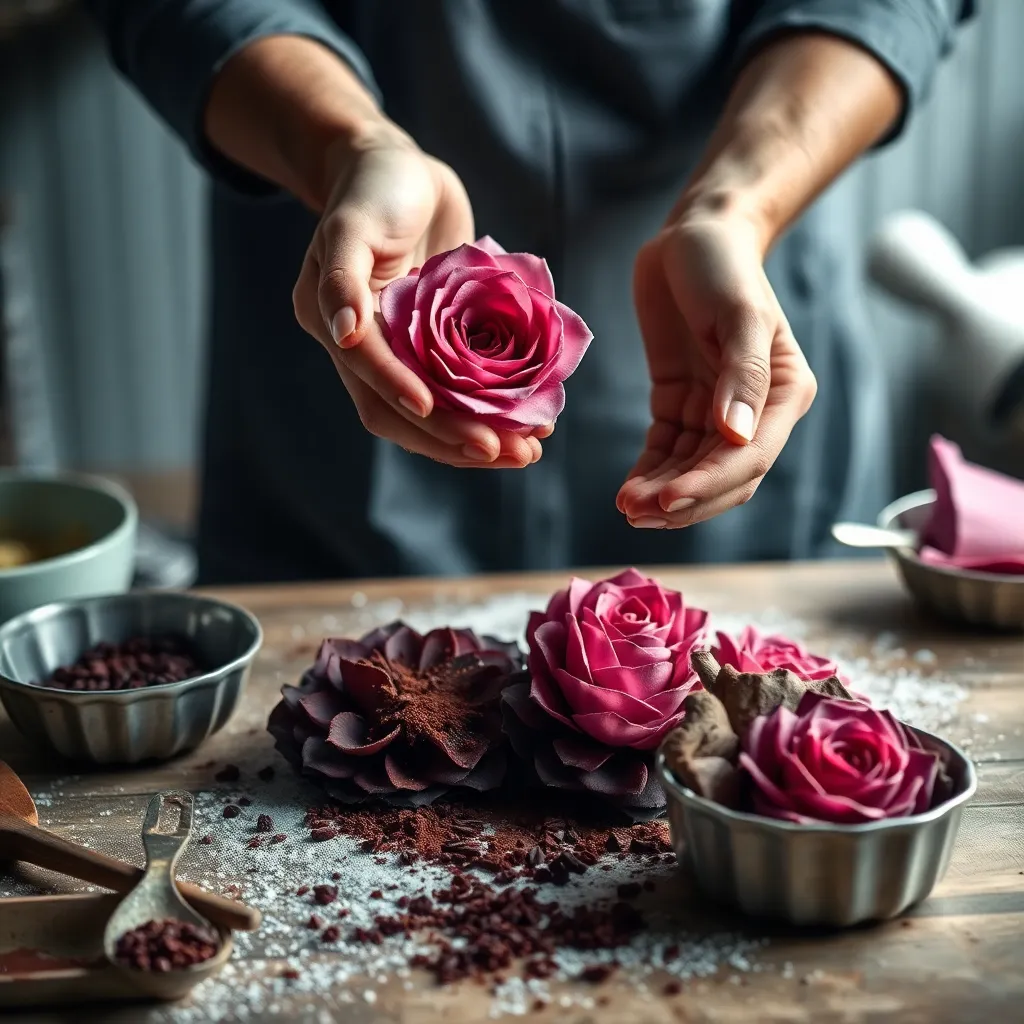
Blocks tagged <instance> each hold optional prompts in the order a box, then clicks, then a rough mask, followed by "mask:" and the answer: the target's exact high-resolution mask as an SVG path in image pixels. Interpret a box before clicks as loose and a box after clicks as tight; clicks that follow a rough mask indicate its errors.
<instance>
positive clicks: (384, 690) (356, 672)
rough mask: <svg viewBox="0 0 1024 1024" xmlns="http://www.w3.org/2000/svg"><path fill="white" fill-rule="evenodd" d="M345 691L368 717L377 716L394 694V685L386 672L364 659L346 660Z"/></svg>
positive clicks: (344, 673)
mask: <svg viewBox="0 0 1024 1024" xmlns="http://www.w3.org/2000/svg"><path fill="white" fill-rule="evenodd" d="M343 675H344V680H345V693H346V694H347V695H348V696H349V697H350V698H351V700H352V702H353V703H354V704H355V705H356V707H358V708H359V710H360V711H362V712H364V713H365V714H367V715H368V716H369V717H370V718H377V717H379V715H380V713H381V711H383V710H384V708H385V707H387V705H388V702H389V700H390V698H392V697H394V696H395V686H394V683H392V682H391V678H390V677H389V676H388V674H387V672H385V671H384V669H382V668H378V667H377V666H376V665H371V664H370V663H369V662H366V661H347V662H345V664H344V666H343Z"/></svg>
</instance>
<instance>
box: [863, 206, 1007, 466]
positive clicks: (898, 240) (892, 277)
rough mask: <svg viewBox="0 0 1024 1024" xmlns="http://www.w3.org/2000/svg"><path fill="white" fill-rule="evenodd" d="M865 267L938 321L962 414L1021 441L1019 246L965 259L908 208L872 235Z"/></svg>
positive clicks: (996, 434)
mask: <svg viewBox="0 0 1024 1024" xmlns="http://www.w3.org/2000/svg"><path fill="white" fill-rule="evenodd" d="M868 273H869V274H870V276H871V278H872V279H873V280H874V281H875V282H877V283H878V284H879V285H880V286H881V287H882V288H884V289H885V290H886V291H887V292H889V293H890V294H891V295H893V296H894V297H896V298H898V299H901V300H903V301H904V302H907V303H909V304H910V305H911V306H914V307H916V308H919V309H921V310H922V311H924V312H926V313H929V314H931V315H933V316H935V317H937V318H938V319H939V320H940V322H941V325H942V331H941V334H940V340H941V343H942V345H943V349H944V351H943V359H944V360H945V365H946V366H947V367H948V370H947V373H948V377H949V379H950V380H952V381H955V382H956V390H957V394H958V397H959V399H960V402H962V403H963V411H964V414H965V415H966V417H968V418H969V420H970V421H971V422H972V423H975V424H977V425H978V427H979V428H980V429H981V430H982V431H984V432H985V433H987V434H988V435H989V436H990V437H991V438H992V439H993V440H994V441H1001V442H1003V443H1004V444H1007V443H1008V444H1009V445H1010V446H1011V448H1014V449H1016V448H1018V446H1019V445H1022V444H1024V248H1019V249H1002V250H997V251H995V252H991V253H989V254H988V255H986V256H984V257H982V258H981V259H979V260H978V261H977V262H975V263H971V262H970V260H968V258H967V255H966V253H965V252H964V250H963V249H962V248H961V246H960V244H959V242H957V240H956V239H955V238H954V237H953V235H952V234H950V232H949V231H947V230H946V228H944V227H943V226H942V225H941V224H940V223H939V222H938V221H936V220H935V219H934V218H932V217H930V216H928V214H925V213H921V212H920V211H916V210H907V211H904V212H901V213H897V214H894V215H892V216H891V217H889V218H887V219H886V220H885V221H883V223H882V225H881V227H880V228H879V230H878V231H877V232H876V233H875V235H874V237H873V239H872V241H871V245H870V247H869V250H868Z"/></svg>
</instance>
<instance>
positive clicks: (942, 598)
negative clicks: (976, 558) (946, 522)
mask: <svg viewBox="0 0 1024 1024" xmlns="http://www.w3.org/2000/svg"><path fill="white" fill-rule="evenodd" d="M934 501H935V492H934V491H931V490H929V491H917V492H915V493H914V494H908V495H906V496H905V497H902V498H900V499H898V500H897V501H894V502H893V503H892V504H891V505H887V506H886V507H885V508H884V509H882V511H881V513H879V516H878V525H879V526H881V527H884V528H889V527H902V528H904V529H911V530H916V531H918V532H920V531H921V530H922V529H923V528H924V525H925V523H926V522H927V521H928V516H929V514H930V512H931V506H932V503H933V502H934ZM889 556H890V557H891V558H892V559H893V561H894V562H895V563H896V565H897V567H898V569H899V573H900V575H901V576H902V577H903V582H904V584H906V587H907V590H909V591H910V593H911V594H912V595H913V596H914V598H915V599H916V600H918V601H919V602H920V603H921V604H922V605H924V606H925V607H927V608H930V609H931V610H932V611H934V612H937V613H938V614H939V615H942V616H944V617H945V618H947V619H953V620H956V621H958V622H964V623H967V624H969V625H972V626H989V627H993V628H996V629H1011V630H1024V576H1000V575H997V574H995V573H988V572H971V571H968V570H966V569H946V568H943V567H942V566H937V565H929V564H928V563H927V562H922V561H921V559H920V558H918V557H917V554H916V552H915V551H914V550H913V549H912V548H890V549H889Z"/></svg>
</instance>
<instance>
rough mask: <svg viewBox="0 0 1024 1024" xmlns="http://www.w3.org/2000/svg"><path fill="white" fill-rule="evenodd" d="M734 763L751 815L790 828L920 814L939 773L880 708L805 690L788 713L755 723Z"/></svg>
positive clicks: (926, 754)
mask: <svg viewBox="0 0 1024 1024" xmlns="http://www.w3.org/2000/svg"><path fill="white" fill-rule="evenodd" d="M739 761H740V766H741V767H742V768H743V769H744V770H745V771H746V773H747V775H748V776H749V777H750V780H751V783H752V795H753V803H754V809H755V810H756V811H757V813H758V814H763V815H765V816H766V817H770V818H781V819H783V820H785V821H792V822H796V823H797V824H809V823H812V822H817V821H827V822H834V823H837V824H843V825H854V824H859V823H862V822H868V821H878V820H880V819H882V818H899V817H905V816H906V815H909V814H921V813H922V812H924V811H927V810H928V809H929V808H930V807H931V804H932V796H933V793H934V789H935V780H936V778H937V776H938V768H939V762H938V758H937V755H935V754H933V753H931V752H929V751H926V750H923V749H922V748H921V745H920V743H919V742H918V741H917V739H916V737H914V735H913V734H912V733H911V732H909V730H907V729H905V728H904V727H903V725H902V724H901V723H900V722H898V721H897V720H896V719H895V718H893V716H892V715H891V714H890V713H889V712H888V711H878V710H876V709H874V708H872V707H869V706H868V705H867V704H864V703H861V702H860V701H855V700H839V699H837V698H834V697H826V696H824V695H822V694H820V693H814V692H813V691H811V690H809V691H808V692H807V693H805V694H804V695H803V697H802V698H801V699H800V704H799V705H798V706H797V709H796V712H795V713H794V712H792V711H790V710H789V709H788V708H786V707H784V706H781V705H780V706H779V707H778V708H776V709H775V710H774V711H773V712H772V713H771V714H770V715H763V716H761V717H760V718H756V719H755V720H754V721H753V723H752V724H751V726H750V728H749V729H748V730H747V734H746V736H745V737H744V739H743V750H742V751H741V752H740V757H739Z"/></svg>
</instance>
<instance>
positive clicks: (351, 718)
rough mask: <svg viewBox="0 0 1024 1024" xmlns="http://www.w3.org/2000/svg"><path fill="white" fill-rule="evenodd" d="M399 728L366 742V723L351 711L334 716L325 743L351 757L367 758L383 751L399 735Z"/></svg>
mask: <svg viewBox="0 0 1024 1024" xmlns="http://www.w3.org/2000/svg"><path fill="white" fill-rule="evenodd" d="M401 732H402V729H401V726H398V727H396V728H395V729H393V730H392V731H391V732H389V733H388V734H387V735H386V736H384V737H382V738H381V739H379V740H373V741H370V742H367V739H368V737H367V729H366V722H365V721H364V720H363V719H362V718H360V717H359V715H357V714H355V713H354V712H352V711H343V712H342V713H341V714H340V715H335V716H334V719H333V720H332V722H331V729H330V732H328V734H327V742H328V743H329V744H331V746H332V747H334V748H335V749H337V750H340V751H342V752H343V753H345V754H349V755H351V756H353V757H368V756H369V755H370V754H376V753H377V752H378V751H381V750H383V749H384V748H385V747H386V746H387V745H388V744H389V743H392V742H393V741H394V740H396V739H397V738H398V736H399V735H400V734H401Z"/></svg>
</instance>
